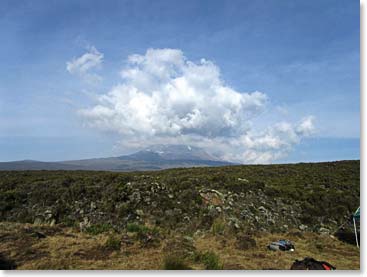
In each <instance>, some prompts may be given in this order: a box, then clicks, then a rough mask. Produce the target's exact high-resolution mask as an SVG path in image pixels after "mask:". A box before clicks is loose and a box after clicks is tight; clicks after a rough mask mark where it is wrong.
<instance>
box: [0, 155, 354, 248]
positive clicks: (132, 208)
mask: <svg viewBox="0 0 367 277" xmlns="http://www.w3.org/2000/svg"><path fill="white" fill-rule="evenodd" d="M359 176H360V175H359V161H340V162H328V163H301V164H287V165H247V166H226V167H215V168H182V169H169V170H164V171H151V172H130V173H113V172H96V171H93V172H91V171H21V172H17V171H3V172H0V221H3V222H18V223H23V224H24V223H34V224H36V225H47V226H54V227H56V226H59V227H58V228H71V229H73V228H74V229H75V230H78V232H79V231H82V232H87V233H89V234H100V233H105V232H107V233H109V232H113V233H116V234H124V233H125V234H126V232H128V233H129V232H130V233H131V231H133V232H134V230H135V231H136V232H138V233H139V232H140V233H141V234H146V233H149V234H150V236H151V239H152V240H153V241H154V240H155V238H157V243H158V245H164V244H165V243H166V239H164V238H166V237H167V236H172V234H176V235H182V236H190V237H195V236H197V235H198V234H202V235H204V236H206V235H205V234H214V235H215V236H214V237H216V234H218V235H223V234H227V237H228V238H230V237H233V238H235V237H236V236H238V235H241V234H256V233H259V234H260V233H263V235H262V236H265V237H266V236H268V235H266V234H271V233H273V234H277V233H278V234H287V233H289V232H293V233H294V232H295V230H296V229H297V230H298V232H301V233H305V234H306V233H309V232H311V233H315V235H317V234H328V233H332V232H333V231H334V230H335V228H336V227H337V226H339V225H340V224H342V223H343V222H345V221H346V220H347V219H348V218H349V216H350V215H351V213H352V212H353V211H354V210H355V209H356V208H357V207H358V206H359V202H360V196H359V195H360V184H359V182H360V180H359ZM134 226H135V227H134ZM139 230H140V231H139ZM75 232H76V231H75ZM308 236H312V235H308ZM255 238H256V235H255ZM141 239H143V240H144V236H143V238H141ZM258 239H260V237H259V238H258ZM329 243H330V242H329ZM157 247H158V246H157ZM320 247H321V246H320ZM0 251H1V249H0Z"/></svg>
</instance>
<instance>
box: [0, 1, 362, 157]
mask: <svg viewBox="0 0 367 277" xmlns="http://www.w3.org/2000/svg"><path fill="white" fill-rule="evenodd" d="M359 22H360V20H359V1H350V0H322V1H320V0H311V1H301V0H282V1H276V0H263V1H262V0H256V1H255V0H252V1H249V0H239V1H236V0H230V1H229V0H228V1H225V0H222V1H204V0H202V1H190V0H189V1H178V0H172V1H168V0H166V1H143V0H136V1H122V0H119V1H111V0H108V1H83V0H80V1H41V0H38V1H6V0H5V1H2V5H1V6H0V33H1V43H0V64H1V66H0V161H11V160H24V159H33V160H42V161H58V160H70V159H81V158H92V157H108V156H118V155H122V154H129V153H132V152H134V151H137V150H139V149H142V148H145V147H148V146H149V145H152V144H189V145H194V146H199V147H202V148H204V149H206V150H207V151H208V152H210V153H212V154H214V155H216V156H218V157H219V158H222V159H226V160H230V161H236V162H242V163H283V162H311V161H331V160H345V159H359V158H360V80H359V78H360V77H359V76H360V71H359V70H360V68H359V59H360V54H359V52H360V49H359V32H360V27H359Z"/></svg>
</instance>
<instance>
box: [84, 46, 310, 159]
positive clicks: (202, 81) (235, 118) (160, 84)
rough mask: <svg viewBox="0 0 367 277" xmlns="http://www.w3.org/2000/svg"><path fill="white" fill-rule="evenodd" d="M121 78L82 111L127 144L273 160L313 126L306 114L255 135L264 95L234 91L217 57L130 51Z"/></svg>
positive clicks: (91, 122)
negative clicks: (255, 121)
mask: <svg viewBox="0 0 367 277" xmlns="http://www.w3.org/2000/svg"><path fill="white" fill-rule="evenodd" d="M83 56H84V55H83ZM83 56H82V57H83ZM97 56H98V54H97ZM82 57H80V58H79V59H81V58H82ZM88 57H89V56H88ZM102 58H103V55H102V57H101V59H97V58H96V60H102ZM79 59H77V60H79ZM82 60H90V58H83V59H82ZM78 64H83V62H78ZM92 64H93V62H92ZM77 67H81V66H77ZM83 68H84V67H83ZM86 68H87V69H86V71H88V68H90V67H89V66H86ZM121 77H122V80H121V82H120V84H117V85H116V86H115V87H113V88H112V89H111V90H110V91H108V92H107V93H105V94H103V95H100V96H99V98H98V100H97V103H96V104H95V105H94V106H92V107H88V108H85V109H82V110H80V111H79V112H80V114H81V115H82V116H83V117H84V118H85V119H86V122H87V124H88V125H89V126H92V127H96V128H99V129H102V130H105V131H112V132H117V133H119V134H121V137H122V139H121V141H122V142H123V144H124V145H125V146H129V147H139V146H140V147H145V146H147V145H149V144H155V143H174V144H177V143H187V144H192V145H196V146H200V147H204V148H205V149H207V150H209V151H211V152H214V153H216V154H217V155H218V156H220V157H222V158H225V159H228V160H231V161H239V162H245V163H269V162H272V161H274V160H276V159H279V158H281V157H283V156H284V155H286V154H287V153H288V152H289V151H290V150H291V148H292V146H294V145H295V144H297V143H299V141H300V140H301V138H302V137H304V136H307V135H309V134H311V133H312V131H313V129H314V127H313V118H312V117H308V118H305V119H304V120H302V121H301V122H300V123H298V124H295V125H292V124H290V123H286V122H283V123H279V124H276V125H274V126H270V127H269V128H268V129H267V130H264V131H263V132H261V133H256V132H254V131H253V128H252V126H253V119H254V118H256V117H257V116H259V115H260V114H261V113H262V112H263V111H264V110H265V107H266V105H267V104H268V97H267V95H266V94H264V93H262V92H259V91H254V92H242V91H237V90H235V89H233V88H231V87H230V86H228V85H227V84H226V83H225V82H224V81H223V80H222V79H221V74H220V70H219V68H218V66H216V65H215V64H214V63H213V62H211V61H209V60H205V59H201V60H200V61H198V62H193V61H190V60H188V59H187V58H186V57H185V56H184V54H183V53H182V51H181V50H178V49H148V50H147V51H146V53H145V54H144V55H138V54H134V55H131V56H129V57H128V60H127V65H126V67H125V68H123V70H122V71H121Z"/></svg>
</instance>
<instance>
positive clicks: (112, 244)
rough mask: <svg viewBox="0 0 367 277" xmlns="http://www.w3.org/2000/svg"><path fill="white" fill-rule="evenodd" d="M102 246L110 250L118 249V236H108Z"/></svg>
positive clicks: (119, 244) (119, 245) (119, 240)
mask: <svg viewBox="0 0 367 277" xmlns="http://www.w3.org/2000/svg"><path fill="white" fill-rule="evenodd" d="M104 246H105V248H107V249H110V250H120V247H121V239H120V238H118V237H117V236H110V237H108V239H107V241H106V243H105V245H104Z"/></svg>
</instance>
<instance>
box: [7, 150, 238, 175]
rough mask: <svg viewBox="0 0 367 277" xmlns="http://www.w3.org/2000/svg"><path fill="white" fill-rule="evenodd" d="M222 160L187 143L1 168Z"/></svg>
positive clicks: (122, 167)
mask: <svg viewBox="0 0 367 277" xmlns="http://www.w3.org/2000/svg"><path fill="white" fill-rule="evenodd" d="M231 164H232V163H229V162H226V161H221V160H219V159H217V158H215V157H214V156H212V155H210V154H208V153H207V152H205V151H204V150H203V149H201V148H198V147H193V146H188V145H154V146H151V147H149V148H146V149H143V150H141V151H139V152H136V153H133V154H131V155H125V156H119V157H109V158H95V159H84V160H72V161H60V162H40V161H31V160H27V161H15V162H1V163H0V170H106V171H135V170H159V169H167V168H177V167H196V166H223V165H231Z"/></svg>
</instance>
